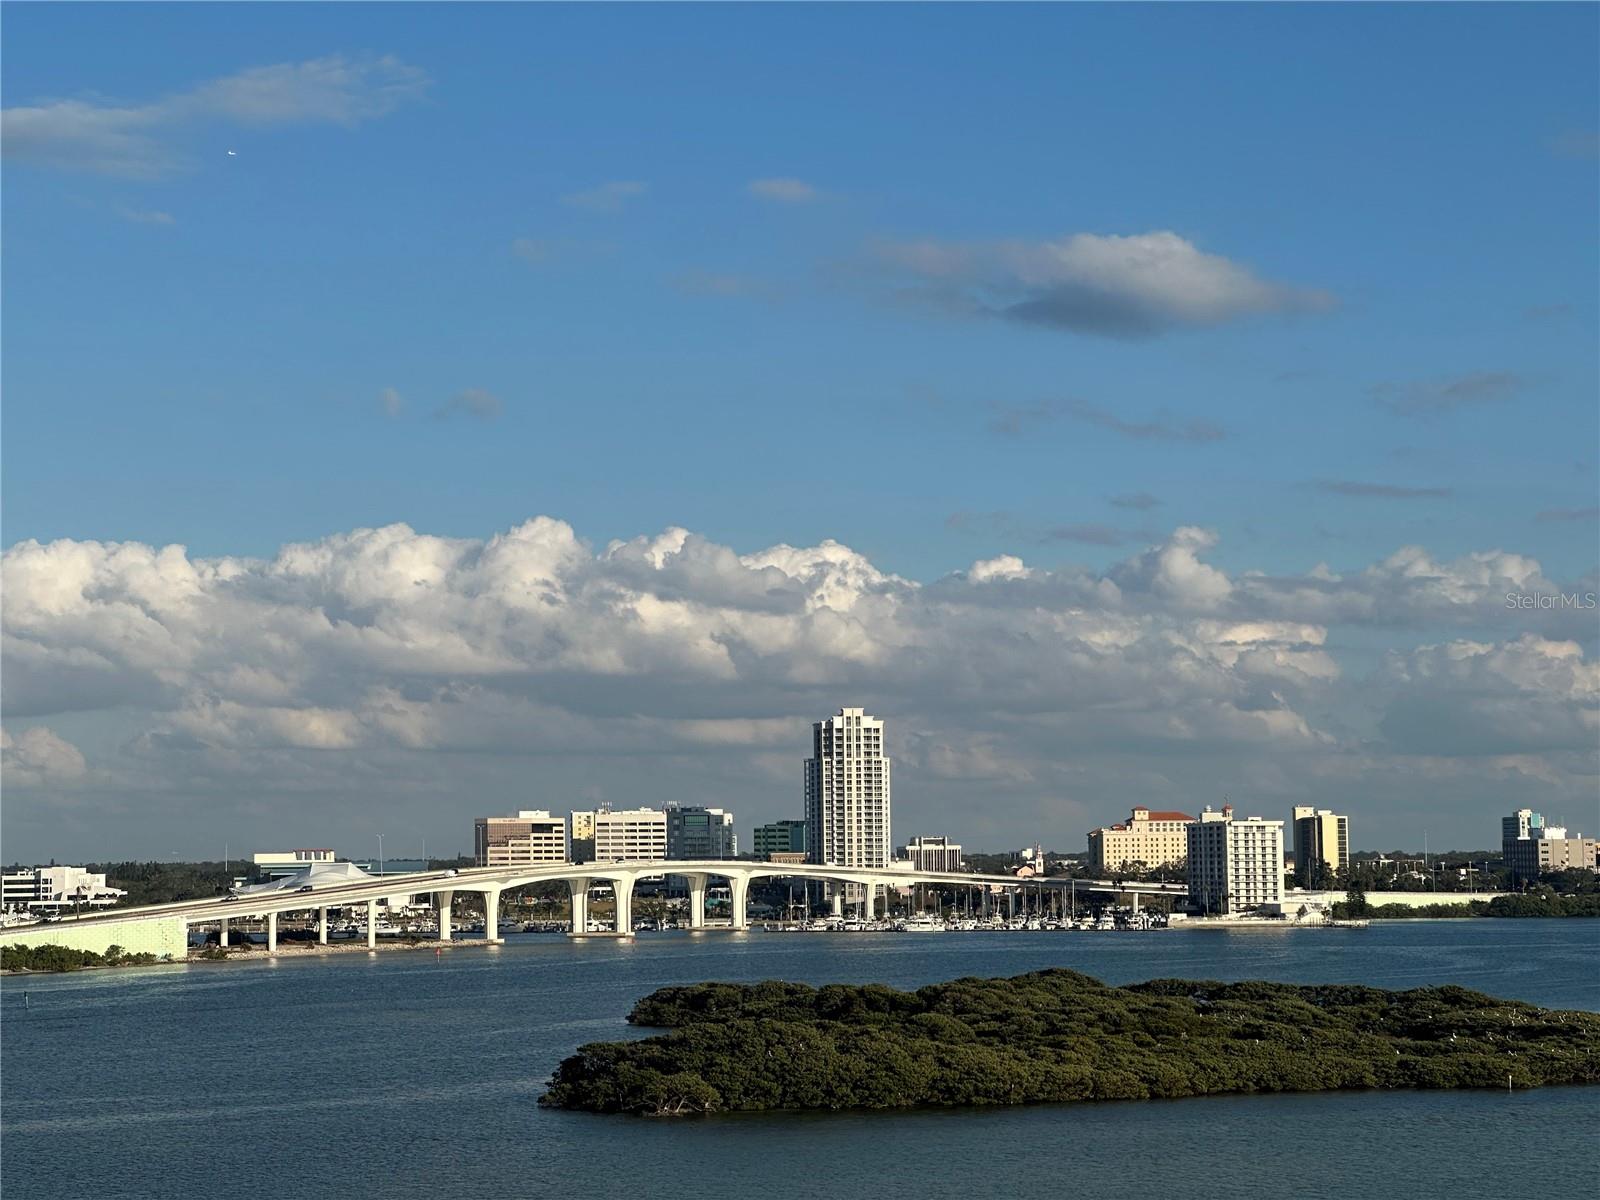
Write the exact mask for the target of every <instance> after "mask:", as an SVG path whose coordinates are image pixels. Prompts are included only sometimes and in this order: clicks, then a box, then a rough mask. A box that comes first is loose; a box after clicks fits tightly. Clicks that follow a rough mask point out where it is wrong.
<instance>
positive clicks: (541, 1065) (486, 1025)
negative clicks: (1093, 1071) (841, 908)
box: [0, 920, 1600, 1200]
mask: <svg viewBox="0 0 1600 1200" xmlns="http://www.w3.org/2000/svg"><path fill="white" fill-rule="evenodd" d="M1051 966H1063V967H1071V968H1073V969H1075V970H1080V971H1084V972H1087V973H1089V974H1091V975H1095V976H1098V977H1099V978H1101V979H1104V980H1106V981H1108V982H1112V983H1125V982H1129V981H1132V980H1141V979H1150V978H1155V977H1160V976H1182V977H1190V978H1211V979H1277V980H1285V981H1290V982H1357V983H1369V984H1375V985H1378V986H1382V987H1413V986H1419V985H1424V984H1440V983H1460V984H1464V985H1466V986H1468V987H1473V988H1478V989H1480V990H1483V991H1486V992H1491V993H1494V994H1497V995H1501V996H1507V997H1514V998H1517V999H1522V1000H1528V1001H1531V1002H1534V1003H1537V1004H1542V1005H1547V1006H1551V1007H1564V1008H1587V1009H1593V1010H1600V921H1487V920H1485V921H1443V922H1410V923H1399V924H1389V925H1381V924H1380V925H1374V926H1373V927H1372V928H1370V929H1367V930H1338V931H1334V930H1327V931H1312V930H1304V931H1296V932H1282V931H1279V932H1265V931H1262V932H1249V933H1221V932H1213V933H1199V932H1178V931H1171V932H1166V933H1149V934H1092V933H1089V934H1085V933H1079V934H1072V933H1038V934H1027V933H1010V934H942V935H937V936H928V937H913V936H895V935H889V934H881V935H870V934H861V935H855V936H851V935H842V936H824V935H803V934H787V935H786V934H762V933H751V934H748V935H728V934H721V935H718V934H711V935H706V936H702V937H691V936H689V935H686V934H659V935H653V936H644V937H641V938H640V939H639V940H638V941H637V942H636V943H635V944H632V945H624V944H616V943H605V942H600V943H585V944H583V945H573V944H569V943H568V942H567V941H566V940H565V939H562V938H559V937H550V936H539V935H527V936H522V937H515V936H514V937H513V938H512V939H511V940H510V941H509V942H508V943H507V944H506V945H505V946H503V947H500V948H496V949H488V950H459V951H456V952H454V953H448V954H445V955H444V956H442V957H441V958H436V957H435V956H434V955H433V954H431V953H427V952H418V953H394V952H389V953H380V954H376V955H370V956H369V955H364V954H352V955H342V956H334V957H329V958H320V959H301V960H295V959H286V960H279V961H276V962H267V961H258V962H254V963H248V964H238V963H233V964H216V965H213V964H205V965H198V966H188V967H158V968H149V969H145V970H134V971H125V972H90V973H87V974H82V975H72V976H58V977H54V978H27V979H21V978H11V979H7V980H6V981H5V982H4V985H3V987H0V1018H3V1028H0V1067H3V1076H0V1079H3V1087H4V1105H3V1114H0V1190H3V1192H4V1194H5V1195H6V1196H7V1197H8V1198H9V1197H11V1196H17V1197H22V1196H27V1197H29V1200H53V1198H56V1197H62V1198H71V1200H79V1198H85V1200H88V1198H105V1200H110V1198H113V1197H168V1196H172V1197H184V1198H186V1200H203V1198H209V1197H221V1196H226V1195H234V1194H242V1195H252V1194H254V1195H266V1194H275V1195H279V1196H285V1197H322V1196H382V1197H396V1198H404V1197H429V1198H430V1200H439V1198H444V1197H453V1196H469V1197H472V1200H499V1198H502V1197H531V1196H543V1195H546V1194H555V1195H559V1196H561V1197H563V1198H564V1200H580V1198H583V1197H591V1196H593V1197H609V1196H626V1197H629V1198H630V1200H633V1198H637V1197H658V1198H663V1200H676V1198H677V1197H680V1196H685V1195H689V1194H691V1193H700V1192H705V1193H706V1194H708V1195H728V1194H733V1193H732V1191H731V1190H732V1189H734V1188H741V1189H744V1188H748V1189H760V1190H761V1191H763V1192H768V1193H772V1194H775V1195H814V1194H819V1193H826V1194H828V1195H830V1196H865V1195H870V1194H874V1193H881V1192H883V1191H884V1190H885V1189H887V1190H889V1191H892V1192H900V1191H904V1190H908V1189H909V1190H911V1191H914V1192H915V1193H917V1194H918V1195H919V1196H929V1197H946V1196H948V1197H957V1196H959V1197H963V1198H964V1200H974V1198H979V1197H987V1196H994V1195H999V1194H1003V1193H1014V1192H1017V1191H1020V1190H1023V1189H1029V1190H1048V1191H1052V1192H1053V1191H1059V1190H1062V1189H1067V1190H1070V1191H1077V1190H1080V1189H1091V1190H1094V1191H1096V1192H1098V1193H1100V1194H1101V1195H1104V1196H1108V1197H1113V1196H1126V1195H1135V1194H1138V1193H1141V1192H1151V1191H1155V1190H1158V1189H1159V1190H1161V1191H1164V1192H1165V1193H1166V1194H1167V1195H1169V1196H1205V1195H1221V1194H1224V1193H1229V1194H1233V1195H1241V1194H1245V1195H1248V1194H1278V1193H1283V1194H1291V1193H1292V1194H1294V1195H1296V1196H1330V1197H1331V1196H1339V1197H1348V1196H1350V1195H1352V1194H1389V1193H1390V1191H1391V1190H1392V1189H1395V1188H1398V1189H1400V1191H1401V1192H1402V1193H1403V1194H1408V1195H1414V1196H1415V1195H1421V1196H1444V1195H1451V1194H1458V1193H1459V1194H1476V1193H1478V1192H1480V1191H1482V1189H1483V1188H1484V1187H1485V1186H1489V1187H1491V1188H1492V1189H1493V1190H1495V1191H1497V1192H1498V1191H1500V1190H1503V1188H1504V1187H1506V1186H1510V1184H1509V1182H1508V1181H1512V1180H1519V1179H1526V1178H1528V1177H1527V1176H1526V1170H1527V1168H1528V1164H1529V1159H1528V1157H1527V1156H1528V1154H1529V1153H1530V1152H1531V1153H1533V1154H1535V1155H1536V1156H1537V1161H1538V1168H1537V1173H1536V1175H1537V1185H1536V1186H1537V1190H1538V1191H1539V1192H1540V1193H1541V1194H1543V1195H1552V1196H1558V1195H1570V1196H1577V1195H1580V1194H1588V1192H1589V1188H1590V1185H1591V1182H1592V1180H1593V1178H1594V1176H1595V1173H1596V1171H1597V1169H1600V1123H1597V1113H1600V1103H1597V1101H1600V1089H1596V1090H1587V1089H1577V1088H1557V1089H1547V1090H1543V1091H1536V1092H1526V1093H1519V1094H1517V1095H1515V1096H1507V1095H1504V1094H1498V1093H1467V1092H1435V1093H1427V1092H1414V1093H1397V1094H1366V1093H1350V1094H1319V1095H1306V1096H1246V1097H1213V1098H1208V1099H1201V1100H1180V1101H1164V1102H1151V1103H1132V1104H1101V1105H1073V1106H1057V1107H1049V1108H1030V1109H1005V1110H982V1111H958V1112H916V1113H888V1114H880V1113H875V1114H865V1115H863V1114H804V1115H797V1114H776V1115H765V1114H763V1115H751V1116H730V1117H721V1118H714V1119H709V1120H691V1121H676V1122H661V1121H648V1120H639V1119H628V1118H608V1117H595V1116H590V1115H586V1114H577V1113H553V1112H544V1111H541V1110H540V1109H539V1108H537V1107H536V1105H535V1103H534V1100H535V1098H536V1097H537V1096H538V1094H539V1092H540V1091H541V1089H542V1085H543V1083H544V1081H545V1080H546V1079H547V1078H548V1076H549V1074H550V1071H551V1069H552V1068H553V1067H554V1066H555V1064H556V1063H557V1062H558V1061H559V1060H560V1059H561V1058H562V1057H564V1056H565V1055H567V1054H569V1053H571V1051H572V1050H573V1048H574V1047H576V1046H577V1045H578V1044H579V1043H581V1042H585V1041H591V1040H595V1039H601V1038H611V1037H618V1036H629V1030H628V1027H627V1026H626V1025H625V1024H624V1022H623V1016H624V1015H625V1014H626V1012H627V1011H628V1008H629V1007H630V1006H631V1004H632V1003H633V1001H634V1000H636V999H637V998H638V997H639V996H641V995H643V994H645V993H646V992H648V991H650V990H651V989H653V988H655V987H659V986H661V985H662V984H667V983H691V982H698V981H700V980H706V979H725V980H757V979H771V978H779V979H792V980H803V981H806V982H810V983H826V982H852V983H858V982H867V981H876V982H882V983H887V984H891V985H893V986H897V987H914V986H919V985H921V984H925V983H932V982H937V981H939V980H944V979H951V978H955V977H957V976H961V975H1011V974H1017V973H1020V972H1023V971H1030V970H1037V969H1039V968H1042V967H1051ZM24 993H26V1005H25V1002H24ZM1555 1146H1561V1147H1562V1149H1561V1150H1560V1152H1557V1153H1550V1154H1546V1153H1543V1152H1542V1151H1541V1150H1540V1149H1539V1148H1540V1147H1555ZM1352 1185H1356V1186H1359V1187H1361V1188H1363V1189H1368V1191H1366V1192H1357V1193H1352V1190H1351V1189H1352ZM1517 1186H1519V1187H1520V1184H1519V1185H1517ZM1371 1189H1382V1192H1381V1193H1378V1192H1376V1191H1371Z"/></svg>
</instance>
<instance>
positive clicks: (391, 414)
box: [378, 387, 406, 421]
mask: <svg viewBox="0 0 1600 1200" xmlns="http://www.w3.org/2000/svg"><path fill="white" fill-rule="evenodd" d="M378 407H379V408H381V409H382V410H383V415H384V416H386V417H388V418H389V419H390V420H391V421H392V420H394V419H395V418H396V417H398V416H399V415H400V414H401V413H403V412H405V410H406V401H405V397H404V396H402V395H401V394H400V393H399V392H397V391H396V390H395V389H394V388H392V387H386V388H384V389H383V391H381V392H379V393H378Z"/></svg>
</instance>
